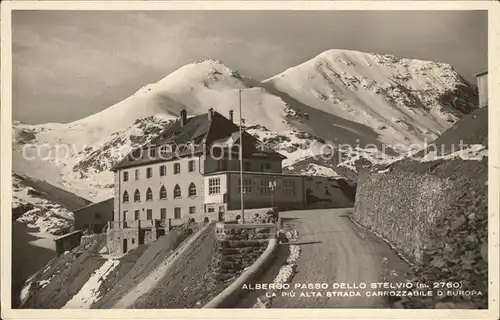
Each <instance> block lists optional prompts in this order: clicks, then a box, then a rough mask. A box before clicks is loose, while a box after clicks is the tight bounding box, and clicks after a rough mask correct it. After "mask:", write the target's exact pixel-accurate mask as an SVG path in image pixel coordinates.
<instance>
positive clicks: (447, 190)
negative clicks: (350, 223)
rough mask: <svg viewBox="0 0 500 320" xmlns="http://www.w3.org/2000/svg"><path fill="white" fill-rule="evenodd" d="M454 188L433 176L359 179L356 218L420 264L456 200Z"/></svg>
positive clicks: (363, 176) (361, 176)
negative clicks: (433, 231)
mask: <svg viewBox="0 0 500 320" xmlns="http://www.w3.org/2000/svg"><path fill="white" fill-rule="evenodd" d="M452 187H453V184H452V182H451V181H448V180H446V179H441V178H439V177H435V176H432V175H429V174H416V173H411V172H404V171H402V170H401V171H394V172H390V173H371V172H367V171H366V170H364V171H363V172H360V174H359V176H358V190H357V196H356V202H355V205H354V214H353V218H354V219H355V220H356V221H358V222H359V223H360V224H361V225H363V226H366V227H368V228H370V229H371V230H373V231H375V232H376V233H378V234H380V235H382V236H383V237H384V238H385V239H387V240H389V241H390V242H391V243H393V244H394V245H396V246H397V247H398V248H400V249H401V251H402V252H403V253H404V254H405V255H406V256H407V257H408V258H409V259H411V260H416V261H420V259H421V256H422V251H423V250H424V249H425V248H426V247H427V245H428V242H429V233H430V231H431V229H432V228H433V224H434V223H435V221H436V219H437V218H438V217H439V216H440V215H442V214H443V212H444V211H445V209H446V208H447V207H448V206H449V201H450V200H451V199H452V198H453V188H452Z"/></svg>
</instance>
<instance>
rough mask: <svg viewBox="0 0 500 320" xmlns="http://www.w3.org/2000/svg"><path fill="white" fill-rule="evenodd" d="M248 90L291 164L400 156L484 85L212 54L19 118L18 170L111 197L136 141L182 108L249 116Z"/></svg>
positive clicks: (261, 130) (253, 120) (343, 55)
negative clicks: (100, 100)
mask: <svg viewBox="0 0 500 320" xmlns="http://www.w3.org/2000/svg"><path fill="white" fill-rule="evenodd" d="M239 89H243V90H242V96H241V100H242V106H243V115H242V117H243V118H244V119H245V122H244V125H245V127H246V128H247V129H248V131H249V132H250V133H251V134H253V135H254V136H256V137H258V138H259V139H261V140H263V141H264V142H266V143H268V144H269V145H270V146H272V147H273V148H275V149H276V150H277V151H279V152H281V153H282V154H284V155H285V156H287V157H288V159H287V160H286V162H285V164H286V165H292V164H293V163H295V162H297V161H300V160H303V159H304V158H308V157H311V156H312V155H317V154H321V153H324V152H325V150H329V149H328V148H325V144H335V145H338V144H349V145H353V146H354V145H358V148H359V149H361V150H364V149H365V146H366V145H367V144H372V145H374V146H377V147H379V148H380V147H381V146H383V145H389V146H391V147H390V148H388V149H386V150H385V151H386V152H387V153H389V154H392V155H397V154H399V153H401V152H403V151H406V148H407V147H408V146H409V145H411V144H418V145H421V144H423V143H424V142H425V140H426V139H427V141H430V140H434V139H435V138H436V137H437V136H439V135H440V134H441V133H442V132H443V131H445V130H446V129H447V128H449V127H450V126H451V125H452V124H453V123H455V122H456V121H457V120H458V119H459V118H460V117H461V116H462V115H463V114H464V113H469V112H470V111H472V110H473V109H474V108H475V107H476V104H477V94H476V91H475V89H474V88H472V87H471V86H470V85H469V84H467V83H466V82H465V81H464V80H463V79H462V78H461V77H460V76H459V75H458V74H457V73H456V72H455V71H454V70H453V68H452V67H451V66H450V65H447V64H443V63H436V62H428V61H420V60H412V59H399V58H396V57H394V56H388V55H378V54H369V53H362V52H356V51H347V50H330V51H326V52H324V53H322V54H320V55H318V56H317V57H315V58H313V59H311V60H310V61H307V62H305V63H303V64H301V65H299V66H296V67H293V68H290V69H288V70H286V71H285V72H283V73H281V74H279V75H277V76H275V77H272V78H270V79H268V80H265V81H262V82H260V81H257V80H254V79H251V78H249V77H245V76H242V75H241V74H240V73H239V72H237V71H236V70H233V69H230V68H229V67H227V66H225V65H224V64H222V63H221V62H220V61H216V60H203V61H199V62H197V63H193V64H189V65H186V66H184V67H181V68H180V69H178V70H177V71H175V72H173V73H171V74H169V75H168V76H166V77H165V78H163V79H161V80H160V81H158V82H157V83H154V84H150V85H147V86H145V87H143V88H141V89H140V90H138V91H137V92H136V93H134V94H133V95H131V96H130V97H128V98H126V99H125V100H123V101H121V102H119V103H117V104H115V105H113V106H111V107H109V108H107V109H105V110H103V111H101V112H99V113H96V114H94V115H91V116H89V117H86V118H84V119H81V120H78V121H75V122H72V123H68V124H54V123H51V124H44V125H36V126H33V125H24V124H20V123H16V124H14V128H13V129H14V134H13V148H14V152H13V160H14V161H13V164H14V171H15V172H18V173H22V174H25V175H27V176H30V177H35V178H38V179H42V180H45V181H48V182H49V183H52V184H54V185H57V186H61V187H63V188H66V189H69V190H71V191H72V192H74V193H76V194H78V195H80V196H82V197H85V198H87V199H90V200H104V199H106V198H108V197H109V196H110V195H111V192H112V189H111V187H112V183H113V177H112V174H111V173H110V172H109V170H108V169H109V168H110V167H111V166H112V165H114V164H115V163H116V162H117V161H118V160H119V159H120V158H121V157H122V156H123V155H125V154H126V153H127V152H128V151H129V150H130V148H131V147H132V146H134V145H140V144H143V143H145V142H147V141H148V140H149V139H151V138H153V137H154V136H155V135H156V134H158V133H159V132H160V131H161V130H162V128H163V127H164V125H165V124H166V123H167V122H168V121H171V120H173V119H175V118H176V117H178V116H179V114H180V111H181V110H182V109H186V110H187V112H188V115H196V114H201V113H206V112H207V110H208V109H209V108H214V110H216V111H218V112H220V113H221V114H223V115H229V110H231V109H234V118H235V119H236V120H237V119H239V113H238V112H239V107H238V103H239V96H238V91H239ZM398 144H399V145H398ZM395 145H396V146H395ZM41 146H43V148H42V149H41V148H40V147H41ZM40 151H42V152H40ZM40 153H41V154H40ZM57 154H59V156H56V155H57ZM307 167H309V168H311V170H313V171H314V172H323V173H325V172H331V170H325V169H321V168H319V167H318V166H317V165H316V166H315V165H312V166H307ZM302 171H304V170H301V172H302ZM306 171H307V170H306ZM332 172H336V171H332ZM303 173H308V172H303Z"/></svg>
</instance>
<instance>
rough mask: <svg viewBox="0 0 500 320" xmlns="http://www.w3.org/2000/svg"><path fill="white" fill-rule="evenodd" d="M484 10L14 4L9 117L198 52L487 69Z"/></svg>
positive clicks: (67, 103)
mask: <svg viewBox="0 0 500 320" xmlns="http://www.w3.org/2000/svg"><path fill="white" fill-rule="evenodd" d="M487 30H488V24H487V12H486V11H154V12H153V11H14V12H13V13H12V42H13V49H12V50H13V52H12V54H13V57H12V58H13V60H12V70H13V111H12V112H13V117H14V119H15V120H19V121H21V122H24V123H29V124H40V123H47V122H62V123H66V122H71V121H74V120H78V119H81V118H83V117H85V116H88V115H90V114H93V113H96V112H99V111H100V110H103V109H105V108H107V107H109V106H111V105H113V104H115V103H117V102H119V101H121V100H123V99H124V98H126V97H127V96H129V95H131V94H133V93H134V92H135V91H137V90H138V89H139V88H141V87H143V86H145V85H146V84H149V83H154V82H157V81H158V80H160V79H161V78H163V77H165V76H167V75H168V74H169V73H171V72H173V71H175V70H176V69H178V68H179V67H181V66H183V65H186V64H188V63H191V62H194V61H197V60H199V59H202V58H212V59H217V60H221V61H222V62H224V63H225V64H226V65H228V66H229V67H231V68H233V69H236V70H238V71H240V73H241V74H243V75H245V76H250V77H252V78H255V79H258V80H264V79H267V78H269V77H271V76H273V75H276V74H278V73H280V72H282V71H284V70H286V69H288V68H290V67H293V66H295V65H298V64H300V63H302V62H305V61H307V60H309V59H311V58H313V57H314V56H316V55H318V54H319V53H321V52H323V51H325V50H328V49H351V50H359V51H365V52H376V53H382V54H393V55H396V56H398V57H405V58H416V59H422V60H432V61H439V62H445V63H449V64H451V65H453V67H454V68H455V70H457V71H458V72H459V73H460V74H461V75H462V76H463V77H464V78H465V79H466V80H467V81H469V82H472V83H475V77H474V75H475V74H476V73H478V72H481V71H484V70H487V60H488V48H487V38H488V34H487V33H488V32H487Z"/></svg>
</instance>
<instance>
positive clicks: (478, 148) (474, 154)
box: [419, 144, 488, 162]
mask: <svg viewBox="0 0 500 320" xmlns="http://www.w3.org/2000/svg"><path fill="white" fill-rule="evenodd" d="M487 156H488V149H487V148H486V147H485V146H483V145H481V144H473V145H470V146H469V147H468V148H466V149H462V150H458V151H455V152H453V153H450V154H447V155H438V154H437V152H436V151H435V150H433V151H431V152H429V153H427V154H426V155H425V156H423V157H422V158H421V159H420V160H419V161H420V162H429V161H437V160H451V159H455V158H460V159H462V160H472V161H481V160H483V158H484V157H487Z"/></svg>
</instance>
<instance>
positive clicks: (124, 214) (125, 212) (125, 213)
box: [123, 210, 128, 221]
mask: <svg viewBox="0 0 500 320" xmlns="http://www.w3.org/2000/svg"><path fill="white" fill-rule="evenodd" d="M127 213H128V211H127V210H125V211H123V221H127Z"/></svg>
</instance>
